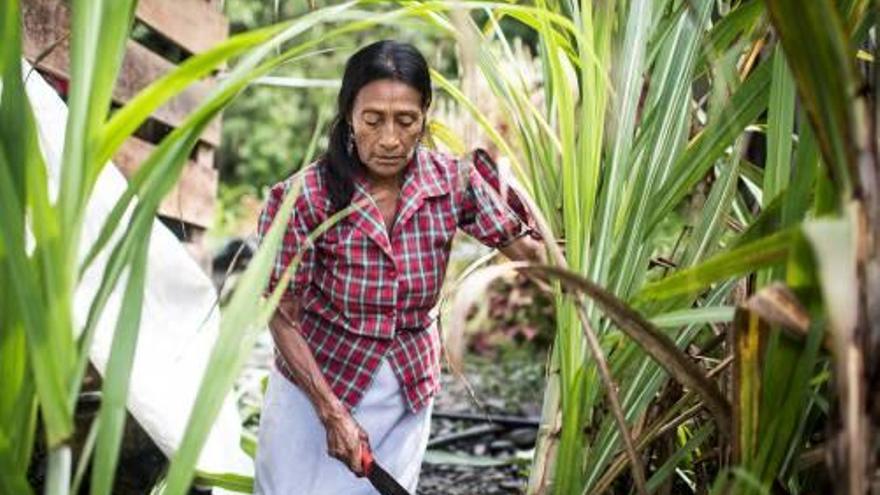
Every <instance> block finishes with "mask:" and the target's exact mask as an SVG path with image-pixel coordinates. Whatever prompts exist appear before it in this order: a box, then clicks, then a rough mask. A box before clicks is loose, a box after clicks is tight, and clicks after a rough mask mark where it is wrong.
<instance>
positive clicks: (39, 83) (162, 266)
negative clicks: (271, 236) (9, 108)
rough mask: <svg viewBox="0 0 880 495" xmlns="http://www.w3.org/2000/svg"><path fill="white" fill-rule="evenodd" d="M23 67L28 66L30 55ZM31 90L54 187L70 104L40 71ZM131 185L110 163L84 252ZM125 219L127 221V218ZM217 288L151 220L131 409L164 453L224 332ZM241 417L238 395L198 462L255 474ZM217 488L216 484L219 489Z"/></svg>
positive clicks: (101, 340)
mask: <svg viewBox="0 0 880 495" xmlns="http://www.w3.org/2000/svg"><path fill="white" fill-rule="evenodd" d="M24 72H25V74H28V73H29V72H30V66H29V65H28V64H27V62H24ZM26 88H27V94H28V97H29V98H30V101H31V105H32V106H33V109H34V114H35V116H36V120H37V128H38V132H39V135H40V145H41V148H42V150H43V154H44V156H45V160H46V165H47V168H48V174H49V181H50V190H52V194H53V195H54V194H55V190H56V189H57V184H58V180H59V176H60V167H61V154H62V148H63V146H64V130H65V129H64V126H65V123H66V121H67V106H66V105H65V103H64V102H63V101H62V100H61V99H60V98H59V96H58V95H57V94H56V93H55V91H54V90H53V89H52V88H51V87H50V86H49V85H48V84H47V83H46V82H45V80H43V78H42V77H40V75H39V74H38V73H37V72H35V71H34V72H30V75H29V77H28V78H27V85H26ZM125 188H126V180H125V178H124V177H123V176H122V174H121V173H120V172H119V171H118V170H117V169H116V167H115V166H113V165H112V164H108V165H107V166H106V167H104V171H103V172H102V173H101V176H100V177H99V179H98V182H97V185H96V187H95V190H94V193H93V194H92V197H91V198H90V201H89V204H88V207H87V213H86V220H85V228H84V230H83V239H82V246H83V249H82V250H81V251H82V252H81V255H85V252H86V249H85V247H87V246H89V245H91V244H92V242H93V241H94V239H95V238H96V237H97V236H98V233H99V231H100V229H101V226H102V224H103V222H104V219H105V218H106V216H107V215H108V214H109V213H110V210H111V209H112V208H113V205H114V203H115V202H116V199H117V198H118V197H119V196H120V195H121V194H122V193H123V191H124V190H125ZM124 224H125V222H124V221H123V225H124ZM105 251H106V250H105ZM106 260H107V253H106V252H105V253H104V254H103V255H102V256H101V257H100V258H98V259H97V260H96V261H95V262H94V264H93V265H92V267H91V268H90V269H89V270H88V272H87V273H86V275H85V276H84V277H83V280H82V282H81V284H80V286H79V287H78V289H77V293H76V301H75V306H74V312H75V318H76V324H77V326H78V327H80V328H81V327H82V325H83V324H84V322H85V318H86V315H87V313H88V308H89V305H90V303H91V300H92V296H93V294H94V293H95V292H96V291H97V288H98V285H99V283H100V279H101V274H102V273H103V270H104V266H105V263H106ZM123 287H124V280H123V281H120V283H119V284H118V285H117V287H116V290H115V291H114V293H113V295H112V296H111V298H110V301H109V304H108V305H107V309H106V310H105V311H104V313H103V316H102V318H101V320H100V322H99V324H98V326H97V331H96V335H95V339H94V345H93V346H92V349H91V354H90V357H91V360H92V363H93V364H94V365H95V367H96V368H97V369H98V371H99V372H100V373H101V374H102V375H103V374H104V370H105V368H106V365H107V360H108V357H109V353H110V347H111V344H112V340H113V331H114V328H115V324H116V315H117V313H118V309H119V302H120V300H121V298H122V292H123ZM215 299H216V291H215V289H214V287H213V285H212V284H211V280H210V279H209V278H208V276H207V275H206V274H205V273H204V272H202V270H201V269H200V268H199V266H198V265H197V264H196V262H195V260H193V259H192V258H191V257H190V255H189V254H188V253H187V252H186V250H185V248H184V247H183V245H182V244H181V243H180V242H179V241H178V240H177V238H175V237H174V235H173V234H172V233H171V232H170V231H169V230H168V229H166V228H165V227H164V226H163V225H162V224H161V223H160V222H159V221H158V220H156V221H154V223H153V233H152V237H151V241H150V248H149V259H148V265H147V281H146V291H145V294H144V307H143V316H142V323H141V328H140V336H139V338H138V344H137V351H136V355H135V359H134V368H133V370H132V377H131V389H130V393H129V397H128V410H129V411H130V412H131V413H132V415H133V416H134V417H135V418H136V419H137V421H138V423H140V425H141V426H142V427H143V428H144V430H146V432H147V433H148V434H149V435H150V437H151V438H152V439H153V441H155V442H156V444H157V445H158V446H159V448H160V449H161V450H162V452H164V453H165V455H166V456H168V457H171V455H172V454H173V452H174V451H175V450H176V449H177V447H178V445H180V442H181V439H182V437H183V434H184V430H185V428H186V423H187V421H188V418H189V413H190V411H191V409H192V406H193V403H194V401H195V397H196V393H197V391H198V388H199V384H200V382H201V380H202V375H203V373H204V369H205V366H206V364H207V361H208V357H209V355H210V352H211V349H212V347H213V343H214V341H215V339H216V338H217V334H218V331H219V323H220V315H219V311H217V310H213V311H212V308H213V307H214V302H215ZM240 435H241V424H240V418H239V415H238V411H237V409H236V405H235V401H234V398H233V396H232V394H230V395H228V396H227V397H226V400H225V401H224V403H223V407H222V409H221V411H220V415H219V417H218V418H217V421H216V422H215V424H214V427H213V429H212V430H211V434H210V436H209V437H208V441H207V442H206V443H205V446H204V448H203V450H202V454H201V457H200V458H199V461H198V463H197V468H198V469H199V470H201V471H206V472H211V473H236V474H241V475H246V476H252V475H253V462H252V461H251V459H250V458H249V457H248V456H247V455H246V454H245V453H244V452H243V451H242V450H241V448H240V446H239V441H240ZM218 492H219V490H216V489H215V493H218Z"/></svg>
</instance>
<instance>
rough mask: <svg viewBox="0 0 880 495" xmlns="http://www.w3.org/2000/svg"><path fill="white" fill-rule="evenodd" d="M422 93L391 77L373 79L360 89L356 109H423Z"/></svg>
mask: <svg viewBox="0 0 880 495" xmlns="http://www.w3.org/2000/svg"><path fill="white" fill-rule="evenodd" d="M421 109H422V94H421V93H419V91H418V90H417V89H415V88H413V87H412V86H410V85H408V84H406V83H403V82H400V81H394V80H391V79H380V80H378V81H373V82H371V83H369V84H367V85H365V86H364V87H362V88H361V89H360V91H358V94H357V97H355V101H354V110H355V111H360V112H363V111H380V112H386V111H391V112H411V111H421Z"/></svg>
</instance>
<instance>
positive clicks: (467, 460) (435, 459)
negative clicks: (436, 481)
mask: <svg viewBox="0 0 880 495" xmlns="http://www.w3.org/2000/svg"><path fill="white" fill-rule="evenodd" d="M423 462H424V463H425V464H433V465H452V466H470V467H483V468H487V467H498V466H506V465H508V464H510V463H511V462H512V459H499V458H496V457H489V456H485V455H471V454H465V453H462V452H450V451H448V450H438V449H428V450H427V451H426V452H425V458H424V461H423Z"/></svg>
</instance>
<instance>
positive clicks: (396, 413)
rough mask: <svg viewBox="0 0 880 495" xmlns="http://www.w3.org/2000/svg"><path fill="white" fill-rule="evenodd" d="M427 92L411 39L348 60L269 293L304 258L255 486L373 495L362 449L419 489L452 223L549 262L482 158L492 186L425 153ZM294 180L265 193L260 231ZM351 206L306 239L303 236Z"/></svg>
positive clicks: (277, 328) (290, 295) (287, 316)
mask: <svg viewBox="0 0 880 495" xmlns="http://www.w3.org/2000/svg"><path fill="white" fill-rule="evenodd" d="M431 97H432V94H431V81H430V75H429V72H428V66H427V63H426V62H425V59H424V57H423V56H422V55H421V54H420V53H419V52H418V50H416V49H415V48H414V47H412V46H411V45H407V44H403V43H398V42H394V41H381V42H378V43H374V44H372V45H369V46H367V47H365V48H363V49H361V50H360V51H358V52H357V53H355V54H354V55H353V56H352V57H351V58H350V59H349V61H348V63H347V64H346V68H345V74H344V77H343V79H342V88H341V90H340V92H339V98H338V114H337V116H336V119H335V121H334V123H333V125H332V128H331V133H330V139H329V146H328V148H329V149H328V150H327V152H326V153H325V155H324V156H323V157H322V158H321V159H320V160H319V161H318V162H316V163H315V164H313V165H311V166H309V167H308V168H307V169H306V170H305V171H304V172H303V174H302V181H303V186H302V191H301V193H300V195H299V197H298V198H297V200H296V202H295V206H294V212H293V215H292V216H291V220H290V223H289V224H288V228H287V232H286V233H285V238H284V242H283V245H282V247H281V251H280V253H279V254H278V258H277V260H276V266H275V270H274V274H273V277H272V280H271V281H270V284H269V289H268V290H271V289H273V288H274V286H275V285H276V284H277V281H278V279H279V278H280V276H281V274H282V273H283V272H284V270H285V269H286V267H287V266H288V264H289V263H290V261H291V260H292V259H294V258H295V257H296V256H297V255H298V254H300V255H301V256H302V258H301V261H300V264H299V267H298V269H297V271H296V274H295V276H294V277H293V279H292V280H291V283H290V285H289V287H288V288H287V290H286V292H285V295H284V297H283V299H282V302H281V304H280V305H279V307H278V309H277V311H276V313H275V315H274V316H273V318H272V321H271V322H270V325H269V326H270V329H271V332H272V336H273V338H274V341H275V347H276V353H275V356H276V358H275V368H274V369H273V370H272V373H271V375H270V377H269V386H268V390H267V393H266V399H265V404H264V408H263V413H262V417H261V420H260V434H259V448H258V451H257V458H256V492H257V493H265V494H285V495H286V494H336V493H340V494H360V493H364V494H366V493H375V491H374V490H373V489H372V487H371V486H370V484H369V482H368V481H367V480H365V479H364V478H363V477H362V475H363V466H362V465H361V452H362V450H364V449H366V448H369V449H371V450H372V452H373V456H374V458H375V459H376V462H378V463H379V464H381V465H382V466H383V467H384V468H385V469H387V470H388V471H389V472H390V473H391V474H392V476H394V477H395V478H396V479H397V480H398V481H399V482H400V483H401V484H402V485H403V486H404V487H407V488H408V489H409V490H410V491H411V492H412V493H415V486H416V483H417V482H418V475H419V469H420V466H421V461H422V457H423V455H424V452H425V448H426V444H427V439H428V432H429V426H430V411H431V406H432V403H433V399H432V398H433V396H434V394H435V393H436V392H437V389H438V387H439V373H440V362H439V356H440V343H439V337H438V334H437V329H436V326H435V325H433V324H432V321H433V317H432V315H431V314H430V310H431V309H432V308H433V306H434V305H435V304H436V302H437V300H438V296H439V293H440V286H441V283H442V281H443V275H444V273H445V270H446V266H447V262H448V258H449V249H450V244H451V240H452V237H453V234H454V233H455V231H456V229H457V228H461V229H463V230H464V231H465V232H467V233H469V234H470V235H472V236H474V237H475V238H477V239H478V240H480V241H481V242H482V243H484V244H486V245H488V246H491V247H494V248H498V249H500V250H501V251H502V252H503V253H504V254H505V255H507V256H508V257H509V258H512V259H514V260H537V259H540V257H541V255H542V254H543V250H542V248H541V245H540V243H538V242H537V241H536V240H535V239H534V238H532V237H530V236H527V235H526V234H530V233H532V234H534V230H533V229H531V228H530V227H529V226H528V225H527V224H526V223H524V222H523V221H522V220H521V216H520V215H517V214H516V213H514V211H513V210H511V208H510V207H508V206H507V205H506V204H504V203H502V202H501V201H500V200H499V196H498V194H497V193H496V192H493V191H494V190H493V189H492V188H493V185H494V186H495V187H497V184H490V183H491V182H493V181H496V180H497V177H491V171H492V169H491V168H487V167H485V165H486V163H485V160H486V158H485V155H483V154H477V155H475V156H476V158H477V160H478V161H480V165H482V166H483V170H484V171H489V172H490V174H489V175H490V177H488V178H487V177H486V176H485V175H484V174H482V173H480V172H479V169H477V168H476V167H471V168H469V169H468V168H462V167H460V165H461V164H460V163H459V161H457V160H455V159H453V158H451V157H449V156H447V155H444V154H441V153H438V152H434V151H429V150H427V149H425V148H423V147H421V146H420V141H421V139H422V137H423V136H424V134H425V124H426V113H427V111H428V107H429V106H430V104H431ZM461 170H465V172H466V173H461V172H460V171H461ZM487 180H488V182H487ZM291 185H292V179H288V180H287V181H285V182H282V183H280V184H277V185H276V186H275V187H273V188H272V190H271V193H270V196H269V199H268V200H267V204H266V207H265V210H264V212H263V214H262V216H261V218H260V226H259V232H260V235H261V236H262V235H263V234H265V232H266V231H267V229H268V227H269V225H270V224H271V221H272V219H273V218H274V216H275V213H276V212H277V209H278V207H279V205H280V204H281V202H282V200H283V198H284V194H285V192H286V191H287V190H288V189H289V188H290V187H291ZM512 199H513V200H514V201H516V198H515V196H514V197H513V198H512ZM352 205H354V208H353V209H352V211H351V213H349V214H347V215H346V216H345V217H344V218H343V219H342V220H341V221H339V222H338V223H336V224H334V225H333V226H332V227H330V228H329V229H327V230H326V232H324V233H323V234H322V235H321V236H320V237H318V238H317V239H316V240H315V241H314V244H313V245H310V246H307V244H309V243H308V242H307V240H306V238H307V236H308V235H309V233H310V232H312V231H313V230H314V229H315V228H316V227H317V226H318V225H320V224H321V223H322V222H324V221H325V220H326V219H328V218H329V217H330V216H331V215H332V214H333V213H335V212H338V211H340V210H342V209H345V208H347V207H349V206H352ZM516 206H521V205H520V204H516ZM520 213H522V210H520ZM340 461H341V462H340Z"/></svg>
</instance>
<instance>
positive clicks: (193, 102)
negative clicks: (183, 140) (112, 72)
mask: <svg viewBox="0 0 880 495" xmlns="http://www.w3.org/2000/svg"><path fill="white" fill-rule="evenodd" d="M22 6H23V23H24V39H23V44H24V53H25V57H26V58H27V59H28V61H30V62H31V63H34V61H35V60H36V58H37V57H39V56H41V55H42V54H43V53H44V52H45V51H46V50H47V49H48V48H50V47H52V46H53V45H56V43H57V46H55V47H54V49H53V50H52V51H51V52H49V54H48V55H47V56H45V58H43V59H42V60H41V61H40V63H39V67H40V68H42V69H44V70H46V71H48V72H50V73H52V74H53V75H55V76H57V77H60V78H63V79H69V78H70V70H69V67H70V58H69V53H70V46H69V42H68V39H67V34H68V33H69V30H70V11H69V8H68V6H67V4H66V3H65V2H63V1H61V0H24V2H22ZM59 40H62V41H61V42H60V43H59V42H58V41H59ZM172 69H174V65H173V64H172V63H171V62H168V61H167V60H165V59H164V58H162V57H160V56H159V55H157V54H155V53H153V52H152V51H150V50H149V49H147V48H145V47H144V46H142V45H140V44H138V43H136V42H134V41H129V42H128V45H127V48H126V53H125V58H124V59H123V61H122V67H121V70H120V77H119V80H118V81H117V84H116V88H115V89H114V91H113V99H114V100H115V101H116V102H117V103H119V104H124V103H126V102H128V101H129V100H131V99H132V98H133V97H134V96H135V95H136V94H137V93H138V92H139V91H140V90H142V89H143V88H145V87H147V85H149V84H150V83H151V82H153V81H155V80H156V79H158V78H160V77H161V76H162V75H164V74H165V73H167V72H168V71H170V70H172ZM211 86H212V83H211V82H205V81H200V82H196V83H195V84H193V85H191V86H190V87H189V88H187V89H186V90H184V91H183V92H182V93H181V94H180V95H178V96H177V97H176V98H174V99H172V100H171V101H169V102H168V103H166V104H165V105H163V106H162V107H160V108H159V109H158V110H156V111H155V112H154V113H153V115H152V116H153V118H155V119H156V120H158V121H160V122H162V123H163V124H165V125H168V126H171V127H177V126H179V125H180V124H181V123H182V122H183V121H184V120H185V119H186V117H187V116H188V115H190V114H191V113H192V111H193V110H194V109H195V108H196V107H197V106H198V104H199V103H200V102H201V101H202V100H203V99H204V98H205V96H206V95H207V94H208V92H209V91H210V89H211ZM201 139H202V140H204V141H205V142H207V143H210V144H211V145H213V146H215V147H216V146H219V144H220V119H219V118H217V119H214V120H213V121H212V122H211V123H210V124H209V125H208V127H207V129H205V132H204V133H203V134H202V136H201Z"/></svg>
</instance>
